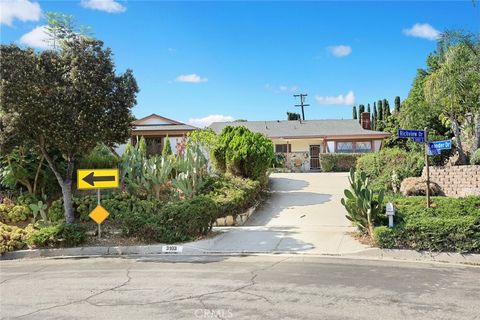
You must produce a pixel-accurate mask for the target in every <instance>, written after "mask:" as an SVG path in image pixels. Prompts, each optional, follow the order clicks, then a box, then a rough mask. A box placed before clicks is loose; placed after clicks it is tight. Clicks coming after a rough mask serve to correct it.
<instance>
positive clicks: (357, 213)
mask: <svg viewBox="0 0 480 320" xmlns="http://www.w3.org/2000/svg"><path fill="white" fill-rule="evenodd" d="M348 179H349V181H350V190H348V189H345V191H344V193H345V197H346V198H342V200H341V202H342V205H343V206H344V207H345V209H347V212H348V214H347V215H346V217H347V219H348V220H350V221H352V222H353V223H354V224H355V225H356V226H357V227H358V228H359V229H360V230H361V231H363V232H367V233H368V235H369V236H370V237H372V236H373V227H374V222H375V220H376V218H377V216H378V215H379V214H380V213H381V212H382V203H383V197H384V191H383V190H381V191H380V192H379V194H378V196H377V197H375V195H374V192H373V191H372V190H370V189H369V187H368V185H369V181H368V178H367V175H366V174H365V172H360V173H359V172H355V170H354V169H353V168H352V169H350V176H349V178H348Z"/></svg>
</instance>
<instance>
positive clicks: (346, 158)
mask: <svg viewBox="0 0 480 320" xmlns="http://www.w3.org/2000/svg"><path fill="white" fill-rule="evenodd" d="M362 155H363V153H324V154H321V155H320V167H321V169H322V171H323V172H348V171H350V168H355V165H356V163H357V159H358V158H359V157H360V156H362Z"/></svg>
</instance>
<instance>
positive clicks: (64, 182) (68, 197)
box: [40, 143, 75, 223]
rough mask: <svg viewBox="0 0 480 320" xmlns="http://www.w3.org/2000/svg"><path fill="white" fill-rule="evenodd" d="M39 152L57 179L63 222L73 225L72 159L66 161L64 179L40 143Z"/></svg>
mask: <svg viewBox="0 0 480 320" xmlns="http://www.w3.org/2000/svg"><path fill="white" fill-rule="evenodd" d="M40 150H41V151H42V154H43V156H44V157H45V160H47V163H48V166H49V167H50V169H52V172H53V174H55V177H56V178H57V181H58V184H59V185H60V188H61V189H62V196H63V208H64V210H65V212H64V215H65V221H66V222H67V223H74V221H75V215H74V212H73V201H72V176H73V159H71V158H69V159H68V160H67V172H66V177H65V179H64V178H63V177H62V175H61V174H60V172H59V171H58V169H57V166H56V165H55V163H54V162H53V159H52V158H51V157H50V155H49V154H48V152H47V150H46V149H45V147H44V146H43V145H42V144H41V143H40Z"/></svg>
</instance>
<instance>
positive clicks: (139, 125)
mask: <svg viewBox="0 0 480 320" xmlns="http://www.w3.org/2000/svg"><path fill="white" fill-rule="evenodd" d="M133 125H134V126H133V134H134V135H143V134H148V135H155V134H156V133H158V134H168V133H182V132H188V131H193V130H195V129H197V128H195V127H193V126H189V125H188V124H185V123H182V122H179V121H176V120H172V119H169V118H165V117H162V116H159V115H158V114H151V115H149V116H147V117H144V118H141V119H138V120H135V121H134V122H133Z"/></svg>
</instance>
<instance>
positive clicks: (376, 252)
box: [0, 235, 480, 267]
mask: <svg viewBox="0 0 480 320" xmlns="http://www.w3.org/2000/svg"><path fill="white" fill-rule="evenodd" d="M221 238H222V235H220V236H218V237H215V238H212V239H205V240H199V241H195V242H189V243H185V244H182V245H183V252H182V253H180V254H175V253H162V246H164V245H165V244H154V245H143V246H115V247H78V248H59V249H32V250H18V251H11V252H6V253H5V254H3V255H2V256H1V257H0V260H16V259H32V258H52V257H115V256H117V257H118V256H131V255H138V256H142V255H158V254H161V255H185V256H199V255H204V256H218V255H225V256H238V255H260V254H266V255H299V256H300V255H305V256H322V257H330V258H347V259H361V260H388V261H395V260H396V261H405V262H430V263H451V264H462V265H471V266H479V267H480V254H461V253H454V252H417V251H413V250H399V249H379V248H369V249H365V250H361V251H357V252H349V253H328V252H315V251H261V250H236V251H234V250H224V251H213V250H209V249H208V248H209V247H212V246H213V245H214V244H215V243H216V242H217V241H219V240H221Z"/></svg>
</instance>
